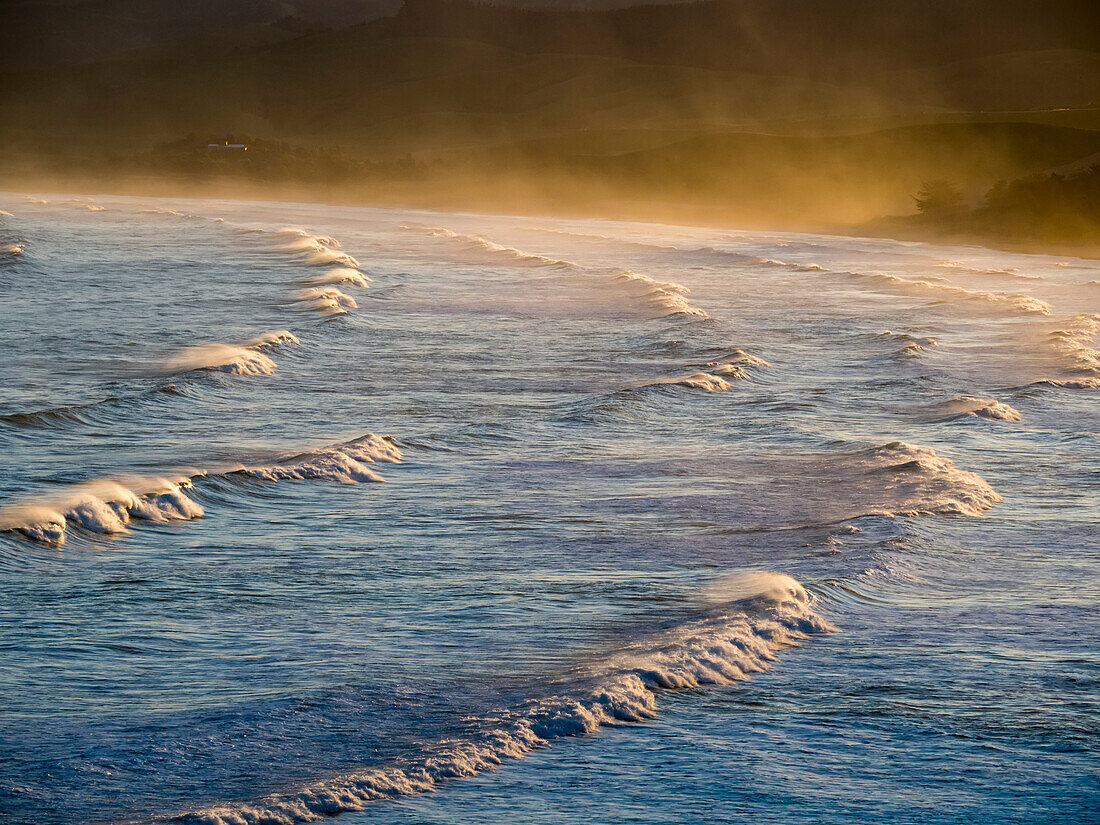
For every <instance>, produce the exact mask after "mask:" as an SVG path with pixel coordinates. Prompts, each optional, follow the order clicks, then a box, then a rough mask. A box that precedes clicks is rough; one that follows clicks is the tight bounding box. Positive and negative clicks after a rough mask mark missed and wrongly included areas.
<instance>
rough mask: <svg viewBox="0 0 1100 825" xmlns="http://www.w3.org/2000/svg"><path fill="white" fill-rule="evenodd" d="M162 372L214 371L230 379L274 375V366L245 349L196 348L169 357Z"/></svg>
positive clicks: (267, 357)
mask: <svg viewBox="0 0 1100 825" xmlns="http://www.w3.org/2000/svg"><path fill="white" fill-rule="evenodd" d="M162 368H163V369H164V371H166V372H190V371H191V370H214V371H217V372H225V373H228V374H229V375H270V374H271V373H273V372H275V362H274V361H272V360H271V358H270V357H269V356H267V355H265V354H264V353H262V352H259V351H258V350H257V349H255V348H254V347H251V346H247V345H246V346H240V345H237V344H195V345H193V346H189V347H184V348H183V349H181V350H180V351H179V352H177V353H175V354H174V355H171V356H169V357H168V358H167V359H166V360H165V361H164V364H163V365H162Z"/></svg>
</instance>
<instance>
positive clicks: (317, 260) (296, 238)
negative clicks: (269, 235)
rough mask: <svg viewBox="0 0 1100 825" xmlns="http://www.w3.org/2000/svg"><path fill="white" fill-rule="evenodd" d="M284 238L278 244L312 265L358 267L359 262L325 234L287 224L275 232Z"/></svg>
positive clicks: (282, 248) (285, 250)
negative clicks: (341, 249)
mask: <svg viewBox="0 0 1100 825" xmlns="http://www.w3.org/2000/svg"><path fill="white" fill-rule="evenodd" d="M276 234H277V235H280V236H281V237H282V238H283V239H284V240H283V242H282V243H281V245H280V246H279V249H280V250H281V251H283V252H289V253H292V254H294V255H296V256H298V257H300V258H301V259H302V260H304V261H305V262H306V263H308V264H311V265H313V266H334V265H339V266H345V267H351V268H353V269H354V268H358V266H359V262H358V261H357V260H355V258H353V257H351V255H348V254H347V253H345V252H341V251H340V242H339V241H337V240H336V239H335V238H332V237H329V236H327V235H314V234H311V233H310V232H307V231H306V230H304V229H299V228H298V227H295V226H288V227H284V228H283V229H280V230H278V231H277V232H276Z"/></svg>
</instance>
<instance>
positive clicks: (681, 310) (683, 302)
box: [611, 270, 708, 318]
mask: <svg viewBox="0 0 1100 825" xmlns="http://www.w3.org/2000/svg"><path fill="white" fill-rule="evenodd" d="M611 282H612V283H613V284H614V285H615V286H616V287H618V288H619V289H620V290H622V291H623V292H624V293H626V294H627V295H629V297H630V298H631V299H633V300H635V301H639V302H641V303H643V304H646V305H648V306H650V307H652V308H653V309H654V310H655V311H656V312H657V313H658V314H660V315H674V314H684V315H696V316H699V317H701V318H706V317H708V316H707V313H706V312H704V311H703V310H701V309H699V308H698V307H694V306H692V305H691V303H690V302H689V301H688V299H687V297H686V296H687V295H688V294H689V293H690V292H691V290H690V289H688V288H687V287H686V286H683V285H682V284H677V283H672V282H668V281H658V280H656V279H654V278H650V277H649V276H648V275H642V274H640V273H638V272H630V271H629V270H628V271H625V272H621V273H619V274H618V275H614V276H612V279H611Z"/></svg>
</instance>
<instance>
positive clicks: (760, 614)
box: [169, 572, 836, 825]
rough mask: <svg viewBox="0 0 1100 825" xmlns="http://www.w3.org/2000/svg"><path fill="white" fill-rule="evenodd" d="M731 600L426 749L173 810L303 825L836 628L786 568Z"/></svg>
mask: <svg viewBox="0 0 1100 825" xmlns="http://www.w3.org/2000/svg"><path fill="white" fill-rule="evenodd" d="M722 586H723V587H725V588H727V589H728V590H729V591H730V593H731V595H733V596H734V597H735V598H737V600H736V601H733V600H731V599H729V598H727V600H726V602H725V604H723V605H722V606H721V607H718V608H715V609H713V610H712V611H711V612H710V613H709V614H708V615H705V616H704V617H702V618H696V619H689V620H686V621H683V622H681V623H680V624H678V625H675V626H673V627H671V628H666V629H663V630H657V631H653V632H651V633H648V634H646V635H644V636H641V637H639V638H638V639H637V640H636V641H634V642H633V643H631V644H629V645H627V646H626V647H625V648H624V649H622V650H620V651H619V652H618V653H616V654H614V655H612V656H609V657H608V658H607V659H605V660H604V661H602V662H600V663H598V664H595V665H590V666H587V667H584V668H579V669H578V671H577V672H576V673H574V674H572V675H571V676H570V678H569V679H567V680H559V681H555V682H549V683H547V684H546V686H545V687H544V690H545V691H546V692H548V693H550V695H547V696H544V697H541V698H537V699H531V700H529V701H527V702H525V703H523V704H521V705H519V706H517V707H511V708H505V709H501V710H499V711H497V712H495V713H492V714H486V715H484V716H482V717H480V718H477V719H476V720H471V721H472V723H473V725H474V728H475V732H474V733H473V734H471V735H469V736H465V737H461V738H453V739H445V740H442V741H439V742H436V743H434V744H431V745H429V746H427V747H426V748H425V751H426V752H425V753H424V754H423V755H421V756H418V757H412V758H408V759H405V760H402V761H399V762H396V763H394V764H392V765H389V766H387V767H379V768H367V769H362V770H358V771H353V772H350V773H346V774H344V775H342V776H338V777H334V778H330V779H323V780H319V781H317V782H314V783H311V784H309V785H307V786H305V787H304V788H302V789H300V790H298V791H291V792H285V793H279V794H273V795H271V796H267V797H264V798H263V799H259V800H256V801H255V802H250V803H240V802H235V803H225V804H221V805H214V806H211V807H207V808H204V809H202V810H197V811H193V812H189V813H185V814H181V815H179V816H176V817H173V818H171V819H170V820H169V821H171V822H173V823H176V825H296V823H304V822H314V821H317V820H319V819H323V818H324V817H329V816H333V815H336V814H339V813H342V812H346V811H357V810H361V809H363V808H365V807H366V806H367V805H369V804H370V803H371V802H376V801H381V800H386V799H393V798H395V797H401V796H407V795H411V794H419V793H427V792H430V791H432V790H434V789H435V788H436V787H437V786H438V785H439V784H440V783H441V782H444V781H446V780H449V779H453V778H457V777H468V776H475V775H477V774H479V773H482V772H484V771H487V770H492V769H494V768H496V767H498V766H499V765H501V764H502V763H503V762H504V761H505V760H506V759H520V758H522V757H524V756H526V755H527V754H529V753H530V752H531V751H533V750H535V749H536V748H540V747H544V746H546V745H549V744H551V743H553V742H554V741H555V740H558V739H562V738H565V737H573V736H586V735H590V734H594V733H596V732H598V731H599V730H600V729H601V728H603V727H605V726H614V725H622V724H629V723H639V722H645V721H647V720H650V719H653V718H654V717H655V716H656V715H657V698H658V696H659V695H660V693H661V692H662V691H666V690H683V689H688V688H698V687H701V686H706V685H729V684H733V683H735V682H738V681H741V680H744V679H747V678H749V677H751V676H752V675H753V674H755V673H759V672H762V671H764V670H767V669H769V668H770V667H771V666H772V664H773V663H774V662H775V661H777V658H778V653H779V652H780V651H781V650H783V649H784V648H787V647H790V646H792V645H797V644H800V643H801V642H803V641H805V640H807V639H808V638H810V637H811V636H812V635H814V634H819V633H829V632H835V631H836V628H835V627H833V625H831V624H830V623H829V622H828V621H827V620H825V619H824V618H822V617H821V616H820V615H818V614H817V613H816V612H815V611H814V608H813V600H812V597H811V596H810V595H809V594H808V593H807V592H806V590H805V588H804V587H803V586H802V585H801V584H799V583H798V582H797V581H795V580H794V579H792V578H791V577H789V576H785V575H782V574H778V573H764V572H756V573H749V574H745V575H742V576H738V577H730V578H729V580H728V581H727V582H724V583H723V585H722Z"/></svg>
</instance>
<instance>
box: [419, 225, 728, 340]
mask: <svg viewBox="0 0 1100 825" xmlns="http://www.w3.org/2000/svg"><path fill="white" fill-rule="evenodd" d="M403 228H405V229H409V230H414V231H419V232H427V234H429V235H432V236H433V237H439V238H446V239H448V240H451V241H454V242H455V244H456V245H457V246H458V247H459V248H460V249H461V250H462V251H463V252H464V253H465V254H466V255H467V256H471V255H472V256H473V257H472V260H476V261H485V262H489V263H495V262H498V261H499V262H503V263H506V264H508V265H511V266H524V267H541V268H547V269H550V270H553V271H555V272H558V273H561V274H562V275H563V276H569V277H574V278H576V280H575V281H573V282H572V283H575V284H576V285H577V286H578V287H581V288H583V289H585V290H596V291H597V294H599V293H600V292H605V291H607V290H608V288H610V291H609V292H605V294H606V297H604V296H600V297H598V298H597V299H596V300H602V301H607V299H608V298H613V297H614V296H616V295H617V296H621V298H624V299H626V300H627V301H629V302H630V303H632V304H635V305H638V306H641V307H644V308H645V311H646V312H650V313H653V314H654V315H655V316H657V317H661V316H665V315H681V314H682V315H694V316H697V317H700V318H706V317H708V316H707V313H706V312H704V311H703V310H701V309H699V308H698V307H695V306H692V304H691V302H690V301H689V300H688V299H687V297H686V296H687V295H688V294H689V293H690V291H691V290H689V289H688V288H687V287H685V286H683V285H682V284H677V283H673V282H669V281H659V280H657V279H655V278H651V277H649V276H648V275H644V274H641V273H638V272H632V271H629V270H613V271H611V273H610V274H607V273H608V271H607V270H606V269H603V270H589V269H587V268H585V267H583V266H581V265H580V264H577V263H574V262H573V261H566V260H562V259H559V258H551V257H547V256H545V255H538V254H535V253H533V252H526V251H524V250H522V249H516V248H515V247H511V246H503V245H501V244H498V243H495V242H493V241H490V240H488V239H487V238H483V237H481V236H480V235H463V234H461V233H458V232H454V231H452V230H450V229H445V228H442V227H423V226H420V225H415V224H404V225H403ZM620 305H621V303H620Z"/></svg>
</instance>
